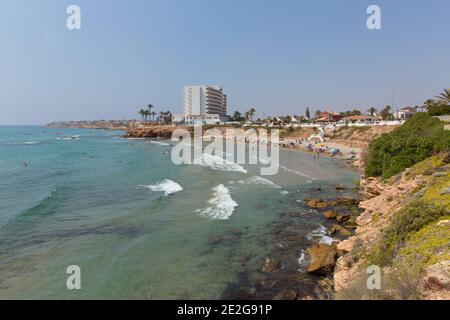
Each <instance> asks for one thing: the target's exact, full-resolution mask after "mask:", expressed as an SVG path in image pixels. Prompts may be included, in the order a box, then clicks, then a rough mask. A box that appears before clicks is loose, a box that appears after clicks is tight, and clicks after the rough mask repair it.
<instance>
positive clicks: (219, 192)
mask: <svg viewBox="0 0 450 320" xmlns="http://www.w3.org/2000/svg"><path fill="white" fill-rule="evenodd" d="M212 191H213V197H212V198H211V199H210V200H208V203H209V204H210V205H211V206H210V207H207V208H205V209H203V210H198V212H200V213H201V214H202V215H204V216H207V217H209V218H212V219H217V220H227V219H230V217H231V215H232V214H233V212H234V209H235V208H236V207H237V206H238V204H237V203H236V201H234V200H233V198H231V195H230V191H229V190H228V188H226V187H225V186H224V185H223V184H220V185H218V186H217V187H215V188H213V189H212Z"/></svg>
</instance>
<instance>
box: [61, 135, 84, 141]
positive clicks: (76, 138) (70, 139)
mask: <svg viewBox="0 0 450 320" xmlns="http://www.w3.org/2000/svg"><path fill="white" fill-rule="evenodd" d="M56 140H62V141H76V140H80V136H79V135H77V136H73V137H64V138H60V137H58V138H56Z"/></svg>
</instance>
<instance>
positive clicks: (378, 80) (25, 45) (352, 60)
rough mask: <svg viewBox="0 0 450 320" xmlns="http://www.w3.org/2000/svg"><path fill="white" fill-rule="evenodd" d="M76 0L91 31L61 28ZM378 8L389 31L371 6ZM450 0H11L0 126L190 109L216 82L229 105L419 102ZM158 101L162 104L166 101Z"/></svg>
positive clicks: (285, 110) (430, 77)
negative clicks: (374, 20)
mask: <svg viewBox="0 0 450 320" xmlns="http://www.w3.org/2000/svg"><path fill="white" fill-rule="evenodd" d="M69 4H78V5H79V6H80V7H81V10H82V11H81V14H82V17H81V18H82V29H81V30H80V31H69V30H67V29H66V18H67V14H66V8H67V6H68V5H69ZM370 4H377V5H379V6H380V7H381V10H382V30H379V31H370V30H368V29H367V28H366V19H367V14H366V9H367V7H368V5H370ZM449 12H450V1H448V0H430V1H411V0H408V1H407V0H396V1H378V0H372V1H366V0H346V1H331V0H328V1H325V0H322V1H319V0H310V1H300V0H277V1H275V0H270V1H269V0H158V1H153V0H131V1H125V0H123V1H122V0H108V1H106V0H95V1H92V0H70V1H65V0H58V1H57V0H28V1H25V0H2V1H1V3H0V41H1V46H0V124H43V123H47V122H49V121H54V120H81V119H104V118H106V119H122V118H138V115H137V114H136V111H137V110H138V109H139V108H140V107H142V106H145V105H147V104H148V103H152V104H154V105H155V106H157V108H158V109H163V110H167V109H170V110H172V112H174V113H180V112H181V111H182V87H183V86H184V85H188V84H213V85H221V86H223V87H224V90H225V91H226V93H227V94H228V96H229V110H230V113H231V112H232V111H234V110H235V107H238V108H239V109H240V110H241V111H245V110H248V109H249V108H250V107H252V106H254V107H255V108H256V109H257V115H261V114H262V113H263V112H264V113H266V114H276V113H279V114H304V112H305V107H306V106H309V107H310V110H311V112H314V110H316V109H321V110H324V109H334V110H337V111H343V110H346V109H353V108H359V109H361V110H366V109H367V108H368V107H369V106H375V107H381V106H385V105H386V104H390V103H391V95H392V87H393V86H394V85H395V87H396V88H397V98H396V105H397V106H398V105H401V106H404V105H416V104H419V103H421V102H423V101H424V100H425V99H427V98H429V97H434V96H435V95H436V94H437V93H438V92H440V91H441V90H442V89H443V88H445V87H447V88H448V87H450V41H449V40H450V19H449ZM158 111H159V110H158Z"/></svg>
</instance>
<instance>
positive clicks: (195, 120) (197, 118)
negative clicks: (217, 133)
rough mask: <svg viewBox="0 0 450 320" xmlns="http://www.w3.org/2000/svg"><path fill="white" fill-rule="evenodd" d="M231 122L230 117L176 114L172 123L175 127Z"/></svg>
mask: <svg viewBox="0 0 450 320" xmlns="http://www.w3.org/2000/svg"><path fill="white" fill-rule="evenodd" d="M227 121H230V117H229V116H221V115H219V114H205V115H194V114H176V115H174V116H173V117H172V123H173V124H175V125H186V126H193V125H201V124H202V125H203V124H206V125H208V124H220V123H223V122H227Z"/></svg>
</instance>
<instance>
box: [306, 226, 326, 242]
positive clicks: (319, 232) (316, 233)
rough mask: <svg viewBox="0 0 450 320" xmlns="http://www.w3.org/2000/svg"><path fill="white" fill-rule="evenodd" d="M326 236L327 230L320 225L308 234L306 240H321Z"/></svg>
mask: <svg viewBox="0 0 450 320" xmlns="http://www.w3.org/2000/svg"><path fill="white" fill-rule="evenodd" d="M326 234H327V228H325V227H324V226H323V225H320V226H319V227H318V228H317V229H314V230H313V231H311V233H309V234H308V235H307V236H306V238H307V239H308V240H312V239H313V238H322V237H323V236H325V235H326Z"/></svg>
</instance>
